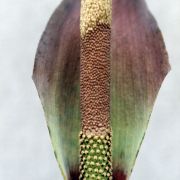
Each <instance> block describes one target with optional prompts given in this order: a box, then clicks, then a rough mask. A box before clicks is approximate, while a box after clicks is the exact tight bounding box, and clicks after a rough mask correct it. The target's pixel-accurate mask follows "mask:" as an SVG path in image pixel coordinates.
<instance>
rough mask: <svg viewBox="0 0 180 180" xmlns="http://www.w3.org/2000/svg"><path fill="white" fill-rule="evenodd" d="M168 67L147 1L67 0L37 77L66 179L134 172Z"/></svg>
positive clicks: (49, 31) (118, 179) (121, 179)
mask: <svg viewBox="0 0 180 180" xmlns="http://www.w3.org/2000/svg"><path fill="white" fill-rule="evenodd" d="M169 69H170V66H169V63H168V56H167V52H166V49H165V45H164V42H163V38H162V35H161V32H160V30H159V28H158V25H157V23H156V21H155V19H154V18H153V16H152V15H151V13H150V12H149V10H148V8H147V5H146V3H145V0H81V1H80V0H63V2H62V3H61V4H60V5H59V7H58V8H57V9H56V10H55V12H54V13H53V15H52V17H51V18H50V20H49V23H48V25H47V27H46V29H45V31H44V33H43V35H42V38H41V40H40V43H39V47H38V50H37V54H36V59H35V65H34V72H33V80H34V82H35V85H36V87H37V90H38V93H39V96H40V99H41V102H42V105H43V108H44V112H45V117H46V120H47V125H48V129H49V134H50V137H51V140H52V144H53V148H54V153H55V156H56V159H57V161H58V164H59V167H60V169H61V172H62V174H63V177H64V179H67V180H70V179H84V180H85V179H89V180H91V179H102V180H104V179H108V180H109V179H115V180H127V179H128V178H129V177H130V174H131V171H132V169H133V166H134V163H135V160H136V157H137V154H138V151H139V148H140V145H141V143H142V140H143V138H144V135H145V132H146V129H147V125H148V121H149V118H150V115H151V112H152V109H153V104H154V102H155V99H156V96H157V94H158V91H159V89H160V86H161V84H162V82H163V80H164V78H165V76H166V74H167V73H168V71H169Z"/></svg>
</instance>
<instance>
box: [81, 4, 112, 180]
mask: <svg viewBox="0 0 180 180" xmlns="http://www.w3.org/2000/svg"><path fill="white" fill-rule="evenodd" d="M111 9H112V8H111V0H98V1H97V0H82V1H81V13H80V36H81V37H80V39H81V58H80V112H81V127H82V130H81V132H80V137H79V138H80V177H79V179H103V180H105V179H107V180H108V179H112V153H111V148H112V133H111V127H110V39H111Z"/></svg>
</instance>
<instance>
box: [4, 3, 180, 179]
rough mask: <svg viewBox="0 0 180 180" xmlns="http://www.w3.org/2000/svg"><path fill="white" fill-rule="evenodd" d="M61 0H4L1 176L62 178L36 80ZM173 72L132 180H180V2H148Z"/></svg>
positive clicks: (164, 88) (163, 90) (170, 74)
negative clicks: (41, 44)
mask: <svg viewBox="0 0 180 180" xmlns="http://www.w3.org/2000/svg"><path fill="white" fill-rule="evenodd" d="M58 4H59V0H29V1H28V0H0V180H61V179H62V177H61V174H60V172H59V169H58V166H57V163H56V160H55V158H54V155H53V151H52V147H51V144H50V138H49V136H48V131H47V128H46V124H45V119H44V116H43V111H42V107H41V104H40V100H39V98H38V95H37V92H36V89H35V86H34V84H33V82H32V80H31V75H32V69H33V63H34V56H35V52H36V48H37V45H38V41H39V38H40V36H41V33H42V32H43V30H44V28H45V25H46V23H47V21H48V19H49V17H50V15H51V14H52V12H53V11H54V9H55V8H56V7H57V5H58ZM148 5H149V7H150V9H151V11H152V13H153V14H154V15H155V17H156V19H157V21H158V23H159V26H160V28H161V30H162V33H163V35H164V39H165V42H166V46H167V50H168V52H169V57H170V63H171V66H172V71H171V72H170V73H169V75H168V77H167V78H166V80H165V81H164V84H163V86H162V88H161V91H160V93H159V96H158V98H157V101H156V104H155V108H154V111H153V114H152V116H151V121H150V124H149V128H148V131H147V134H146V137H145V140H144V142H143V145H142V148H141V150H140V154H139V156H138V159H137V161H136V166H135V168H134V171H133V174H132V176H131V180H179V179H180V1H179V0H158V1H157V0H148Z"/></svg>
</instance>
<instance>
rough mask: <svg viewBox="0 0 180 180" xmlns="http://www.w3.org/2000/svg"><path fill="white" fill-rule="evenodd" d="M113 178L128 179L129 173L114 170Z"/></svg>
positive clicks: (115, 179)
mask: <svg viewBox="0 0 180 180" xmlns="http://www.w3.org/2000/svg"><path fill="white" fill-rule="evenodd" d="M113 180H127V175H126V174H125V173H124V172H123V171H120V170H113Z"/></svg>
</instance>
